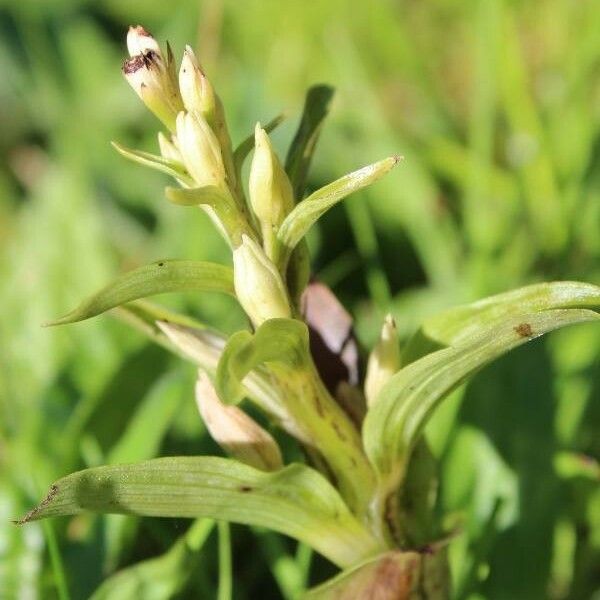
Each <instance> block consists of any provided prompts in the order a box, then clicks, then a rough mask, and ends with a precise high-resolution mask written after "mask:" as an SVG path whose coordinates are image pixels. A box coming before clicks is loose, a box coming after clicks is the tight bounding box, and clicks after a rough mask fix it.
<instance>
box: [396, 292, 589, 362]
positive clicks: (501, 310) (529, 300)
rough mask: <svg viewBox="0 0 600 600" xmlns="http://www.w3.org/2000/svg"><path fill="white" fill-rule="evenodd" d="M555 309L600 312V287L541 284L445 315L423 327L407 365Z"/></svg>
mask: <svg viewBox="0 0 600 600" xmlns="http://www.w3.org/2000/svg"><path fill="white" fill-rule="evenodd" d="M555 308H589V309H592V310H600V287H598V286H596V285H591V284H589V283H580V282H576V281H555V282H552V283H538V284H534V285H529V286H526V287H523V288H520V289H518V290H513V291H510V292H506V293H503V294H498V295H495V296H490V297H489V298H485V299H483V300H480V301H478V302H473V303H472V304H467V305H465V306H458V307H456V308H452V309H450V310H447V311H444V312H442V313H440V314H438V315H435V316H434V317H432V318H429V319H427V320H426V321H425V322H424V323H423V325H422V326H421V328H420V330H419V331H418V332H417V334H415V336H414V337H413V339H412V340H411V342H410V344H409V345H408V347H407V349H406V352H405V357H404V362H405V363H406V362H408V361H410V360H414V358H418V357H419V356H422V355H423V354H425V353H427V350H429V349H431V348H433V349H436V348H439V347H440V346H455V345H457V344H459V343H461V342H462V341H464V340H467V339H468V338H469V337H470V336H472V335H474V334H476V333H477V332H478V331H479V330H480V329H481V328H482V327H485V326H486V325H488V324H489V323H491V322H496V321H497V320H499V319H503V318H507V317H510V316H512V315H515V314H519V313H523V312H537V311H543V310H549V309H555Z"/></svg>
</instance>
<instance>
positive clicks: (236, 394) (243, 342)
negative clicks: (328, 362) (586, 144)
mask: <svg viewBox="0 0 600 600" xmlns="http://www.w3.org/2000/svg"><path fill="white" fill-rule="evenodd" d="M263 365H264V367H265V368H266V370H267V374H268V375H270V377H271V388H274V389H275V390H276V393H278V395H279V402H280V406H282V407H283V409H284V410H285V411H286V412H287V414H289V417H290V419H289V422H291V423H293V424H294V425H295V426H296V430H297V432H298V433H297V434H295V435H296V437H297V439H298V440H300V441H301V442H303V443H304V444H305V447H307V448H309V449H310V450H311V451H312V452H313V455H314V454H315V453H318V455H319V457H322V459H324V460H325V462H326V463H327V467H326V469H327V471H328V472H330V473H332V475H333V477H334V478H335V481H336V485H337V487H338V489H339V490H340V493H341V494H342V496H343V498H344V499H345V500H346V502H347V503H348V505H349V506H350V507H351V509H352V510H353V511H354V513H355V514H357V515H359V516H360V517H363V518H366V513H367V512H368V510H369V507H368V503H369V501H370V500H371V496H372V492H373V490H374V485H375V479H374V473H373V470H372V469H371V466H370V465H369V462H368V460H367V457H366V456H365V453H364V451H363V448H362V440H361V437H360V434H359V432H358V428H357V427H356V426H355V425H354V423H353V422H352V421H351V420H350V418H349V417H348V415H347V414H346V413H345V412H344V411H343V409H342V408H341V406H340V405H339V404H338V403H337V402H336V401H335V400H334V399H333V398H332V397H331V395H330V394H329V392H328V391H327V389H326V388H325V386H324V385H323V383H322V382H321V380H320V378H319V376H318V374H317V372H316V369H315V367H314V363H313V361H312V359H311V356H310V351H309V343H308V328H307V326H306V325H305V324H304V323H303V322H301V321H296V320H293V319H270V320H268V321H265V322H264V323H263V324H262V325H261V326H260V327H259V328H258V329H257V330H256V332H255V334H254V335H252V334H250V333H249V332H247V331H240V332H238V333H236V334H234V335H233V336H231V338H229V341H228V342H227V345H226V346H225V350H224V351H223V354H222V355H221V360H220V361H219V366H218V367H217V374H216V377H215V387H216V389H217V393H218V394H219V397H220V398H221V400H222V401H223V402H225V403H228V404H234V403H236V402H239V401H240V400H242V398H244V396H245V395H247V392H246V388H245V384H246V380H245V379H244V378H245V377H246V375H247V374H248V373H250V372H251V371H252V370H254V369H257V368H259V367H262V366H263ZM242 381H243V382H244V385H242ZM286 425H287V423H285V421H284V426H286ZM288 431H289V428H288ZM378 533H379V532H378Z"/></svg>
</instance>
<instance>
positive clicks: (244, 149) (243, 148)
mask: <svg viewBox="0 0 600 600" xmlns="http://www.w3.org/2000/svg"><path fill="white" fill-rule="evenodd" d="M285 118H286V114H285V113H281V114H280V115H277V116H276V117H275V118H274V119H271V120H270V121H269V122H268V123H267V124H266V125H264V126H263V129H264V130H265V131H266V132H267V133H271V131H273V130H274V129H275V128H276V127H278V126H279V125H280V124H281V123H283V121H284V120H285ZM253 149H254V133H251V134H250V135H249V136H248V137H247V138H246V139H245V140H243V141H242V142H240V144H239V146H238V147H237V148H236V149H235V152H234V153H233V164H234V165H235V170H236V173H237V174H238V179H239V178H240V175H241V172H242V166H243V164H244V160H246V157H247V156H248V154H250V152H252V150H253Z"/></svg>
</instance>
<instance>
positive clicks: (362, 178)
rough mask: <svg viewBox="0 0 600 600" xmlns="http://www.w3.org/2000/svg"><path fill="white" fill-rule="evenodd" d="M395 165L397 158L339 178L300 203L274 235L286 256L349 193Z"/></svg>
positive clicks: (369, 182) (394, 157)
mask: <svg viewBox="0 0 600 600" xmlns="http://www.w3.org/2000/svg"><path fill="white" fill-rule="evenodd" d="M399 161H400V158H399V157H398V156H391V157H389V158H385V159H384V160H381V161H379V162H377V163H374V164H372V165H369V166H368V167H363V168H362V169H359V170H358V171H354V172H353V173H349V174H348V175H345V176H344V177H341V178H340V179H338V180H337V181H334V182H333V183H330V184H328V185H326V186H325V187H322V188H321V189H319V190H317V191H316V192H314V193H313V194H311V195H310V196H308V198H306V199H305V200H302V202H300V204H298V205H297V206H296V207H295V208H294V210H293V211H292V212H291V213H290V214H289V215H288V216H287V217H286V218H285V220H284V221H283V223H282V224H281V227H280V228H279V232H278V233H277V237H278V238H279V240H280V241H281V243H282V244H283V245H284V246H285V247H286V248H287V250H288V253H289V252H291V250H293V249H294V247H295V246H296V244H298V242H299V241H300V240H301V239H302V238H303V237H304V236H305V235H306V233H307V232H308V230H309V229H310V228H311V227H312V226H313V225H314V224H315V223H316V222H317V220H318V219H319V217H320V216H321V215H322V214H323V213H325V212H326V211H328V210H329V209H330V208H331V207H332V206H334V205H335V204H337V203H338V202H339V201H340V200H343V199H344V198H346V197H347V196H349V195H350V194H352V193H353V192H356V191H358V190H360V189H362V188H364V187H365V186H367V185H370V184H371V183H374V182H375V181H377V180H378V179H379V178H380V177H383V176H384V175H385V174H386V173H387V172H388V171H390V169H392V168H393V167H395V166H396V165H397V164H398V162H399Z"/></svg>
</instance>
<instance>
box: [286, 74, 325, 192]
mask: <svg viewBox="0 0 600 600" xmlns="http://www.w3.org/2000/svg"><path fill="white" fill-rule="evenodd" d="M333 94H334V89H333V88H332V87H330V86H328V85H314V86H312V87H311V88H310V89H309V90H308V92H307V93H306V99H305V100H304V110H303V111H302V118H301V120H300V124H299V125H298V130H297V131H296V135H295V136H294V139H293V140H292V143H291V145H290V149H289V151H288V155H287V158H286V160H285V170H286V172H287V174H288V176H289V178H290V181H291V182H292V187H293V188H294V197H295V198H296V200H301V199H302V196H303V195H304V188H305V184H306V177H307V175H308V170H309V168H310V162H311V160H312V157H313V154H314V151H315V147H316V145H317V141H318V139H319V134H320V133H321V127H322V125H323V121H324V120H325V117H326V116H327V113H328V112H329V107H330V105H331V100H332V98H333Z"/></svg>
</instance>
